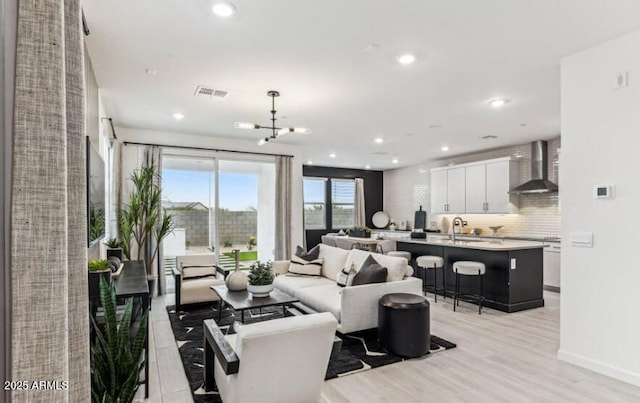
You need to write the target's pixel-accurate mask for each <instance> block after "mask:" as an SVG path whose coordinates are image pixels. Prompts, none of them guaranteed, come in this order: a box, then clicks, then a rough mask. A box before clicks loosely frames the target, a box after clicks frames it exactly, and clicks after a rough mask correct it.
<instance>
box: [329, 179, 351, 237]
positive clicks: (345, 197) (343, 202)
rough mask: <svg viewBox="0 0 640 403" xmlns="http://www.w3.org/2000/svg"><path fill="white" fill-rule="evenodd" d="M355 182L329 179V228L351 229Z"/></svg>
mask: <svg viewBox="0 0 640 403" xmlns="http://www.w3.org/2000/svg"><path fill="white" fill-rule="evenodd" d="M355 199H356V182H355V181H354V180H353V179H331V228H347V227H352V226H353V223H354V215H353V207H354V203H355Z"/></svg>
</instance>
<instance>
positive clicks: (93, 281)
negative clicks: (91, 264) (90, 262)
mask: <svg viewBox="0 0 640 403" xmlns="http://www.w3.org/2000/svg"><path fill="white" fill-rule="evenodd" d="M88 274H89V298H100V277H104V279H105V281H106V282H107V284H111V270H103V271H90V272H88Z"/></svg>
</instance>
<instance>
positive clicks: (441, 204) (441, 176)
mask: <svg viewBox="0 0 640 403" xmlns="http://www.w3.org/2000/svg"><path fill="white" fill-rule="evenodd" d="M446 212H447V171H446V170H444V169H443V170H440V171H431V213H433V214H445V213H446Z"/></svg>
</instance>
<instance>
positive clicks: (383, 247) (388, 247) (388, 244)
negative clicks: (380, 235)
mask: <svg viewBox="0 0 640 403" xmlns="http://www.w3.org/2000/svg"><path fill="white" fill-rule="evenodd" d="M376 252H377V253H381V254H383V255H387V256H395V257H403V258H405V259H407V264H408V265H411V252H406V251H403V250H396V241H394V240H392V239H385V240H384V241H380V242H378V245H376Z"/></svg>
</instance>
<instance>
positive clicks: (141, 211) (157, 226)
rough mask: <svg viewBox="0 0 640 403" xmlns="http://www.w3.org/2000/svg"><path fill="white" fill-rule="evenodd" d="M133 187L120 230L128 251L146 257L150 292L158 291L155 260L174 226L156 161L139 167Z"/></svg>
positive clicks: (130, 255)
mask: <svg viewBox="0 0 640 403" xmlns="http://www.w3.org/2000/svg"><path fill="white" fill-rule="evenodd" d="M129 179H130V180H131V182H132V183H133V189H132V191H131V193H129V199H128V203H127V205H126V207H125V208H124V209H123V210H121V211H120V234H121V244H122V249H123V253H124V255H125V256H126V257H127V259H129V260H144V264H145V268H146V270H147V280H148V281H149V292H150V293H151V295H153V293H154V288H155V280H156V273H155V272H154V270H153V263H154V261H155V259H156V258H157V257H158V250H159V248H160V243H161V242H162V240H163V239H164V238H166V237H167V235H169V233H170V232H171V231H172V230H173V227H174V225H175V224H174V222H173V218H172V216H171V215H169V214H168V213H167V212H166V211H165V209H163V208H162V199H161V197H160V185H159V183H160V178H159V177H158V175H157V174H156V168H155V167H154V166H153V165H150V166H146V167H142V168H139V169H137V170H135V171H134V172H133V173H132V174H131V176H130V177H129Z"/></svg>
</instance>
